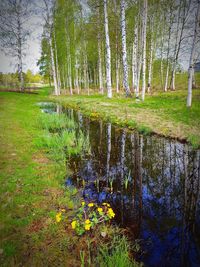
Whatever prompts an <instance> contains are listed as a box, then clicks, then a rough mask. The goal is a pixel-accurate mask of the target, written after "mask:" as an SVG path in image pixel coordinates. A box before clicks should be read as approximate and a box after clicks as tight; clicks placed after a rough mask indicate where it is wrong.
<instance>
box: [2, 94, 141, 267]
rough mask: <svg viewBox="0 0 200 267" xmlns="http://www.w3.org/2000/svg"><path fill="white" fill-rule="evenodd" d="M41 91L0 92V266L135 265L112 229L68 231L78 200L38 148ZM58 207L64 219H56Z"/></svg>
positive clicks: (62, 169) (63, 172)
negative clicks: (78, 233)
mask: <svg viewBox="0 0 200 267" xmlns="http://www.w3.org/2000/svg"><path fill="white" fill-rule="evenodd" d="M47 93H48V90H46V89H41V90H40V94H38V95H28V94H18V93H0V140H1V142H0V151H1V154H0V173H1V174H0V182H1V188H0V198H1V200H0V201H1V206H0V265H1V266H96V264H97V262H98V263H99V264H100V266H113V267H114V266H124V267H125V266H136V264H135V263H134V262H133V261H131V260H130V258H129V243H128V242H127V240H126V238H125V237H124V236H123V235H121V234H120V232H121V231H120V230H119V229H118V228H117V227H113V226H109V224H108V225H103V226H99V227H96V228H95V229H96V230H95V231H89V233H86V234H84V235H82V236H78V235H77V234H76V233H75V232H74V230H72V227H71V221H72V219H73V216H74V213H75V212H76V210H77V209H78V207H79V206H80V203H81V201H82V200H81V198H80V196H79V194H78V192H77V190H76V189H74V190H69V189H67V188H65V187H64V179H65V177H66V176H67V175H69V174H70V171H69V169H67V168H66V165H65V161H63V160H58V161H56V160H54V158H50V157H47V154H46V153H45V149H43V148H42V147H41V146H38V140H39V138H40V137H41V136H43V135H44V133H45V131H46V130H45V131H44V129H42V127H41V124H40V125H38V120H39V117H40V116H41V111H40V109H39V107H38V105H37V103H38V102H41V101H47V100H48V99H49V98H48V96H47ZM54 120H55V118H53V121H54ZM59 123H60V124H62V125H63V119H62V118H60V122H59ZM43 124H44V125H45V127H46V128H48V129H49V128H50V129H55V127H54V128H52V127H50V126H49V124H48V123H47V121H43ZM63 209H64V216H65V219H64V221H61V222H59V223H58V222H56V218H57V217H56V215H57V214H58V213H59V211H60V210H63ZM102 227H103V228H102ZM102 229H103V231H104V232H105V231H106V238H103V237H102V236H101V233H102ZM108 248H109V249H108ZM119 260H120V261H119ZM120 262H121V263H120ZM84 264H85V265H84ZM118 264H121V265H118Z"/></svg>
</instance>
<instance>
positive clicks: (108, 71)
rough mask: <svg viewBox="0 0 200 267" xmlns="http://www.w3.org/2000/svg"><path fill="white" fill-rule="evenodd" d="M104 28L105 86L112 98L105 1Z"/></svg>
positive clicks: (105, 0) (105, 2)
mask: <svg viewBox="0 0 200 267" xmlns="http://www.w3.org/2000/svg"><path fill="white" fill-rule="evenodd" d="M104 27H105V35H106V84H107V96H108V98H112V85H111V53H110V38H109V31H108V14H107V0H104Z"/></svg>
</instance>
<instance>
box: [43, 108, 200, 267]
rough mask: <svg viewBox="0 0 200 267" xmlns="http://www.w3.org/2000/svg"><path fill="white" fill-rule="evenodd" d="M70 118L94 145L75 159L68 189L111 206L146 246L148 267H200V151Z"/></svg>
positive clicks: (144, 254) (77, 114)
mask: <svg viewBox="0 0 200 267" xmlns="http://www.w3.org/2000/svg"><path fill="white" fill-rule="evenodd" d="M44 111H46V112H58V113H61V112H62V113H65V114H66V115H67V116H69V117H70V118H73V119H74V120H75V121H76V123H77V131H82V132H83V133H84V134H85V136H86V137H87V138H88V140H89V145H90V153H85V154H84V155H81V156H78V157H73V158H71V159H70V162H69V166H70V168H71V169H72V171H73V175H72V176H71V177H67V179H66V185H67V186H76V187H78V188H79V189H80V191H81V194H82V196H83V197H84V198H85V199H86V200H89V201H95V202H99V203H101V202H104V201H106V202H109V203H110V204H111V206H112V207H113V209H114V212H115V213H116V218H115V222H116V223H117V224H118V225H120V226H121V227H123V228H126V229H127V232H128V233H129V237H130V238H131V239H132V240H133V241H134V240H137V242H138V243H139V244H140V246H141V252H140V253H138V255H137V259H138V260H139V261H141V262H143V263H144V265H145V266H167V267H169V266H200V197H199V189H200V150H194V149H192V147H190V146H189V145H188V144H183V143H180V142H178V141H176V140H172V139H166V138H161V137H158V136H156V135H152V136H145V135H142V134H139V133H138V132H133V131H132V132H130V131H127V130H126V129H120V128H118V127H117V126H115V125H112V124H111V123H105V122H103V121H102V120H91V119H90V118H88V117H86V116H84V115H83V114H81V112H80V111H75V110H72V109H66V108H63V107H61V106H47V107H46V108H45V109H44Z"/></svg>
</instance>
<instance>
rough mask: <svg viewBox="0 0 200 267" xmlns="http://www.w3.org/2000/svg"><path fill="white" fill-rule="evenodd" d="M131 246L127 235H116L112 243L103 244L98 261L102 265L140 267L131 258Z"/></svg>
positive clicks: (109, 266)
mask: <svg viewBox="0 0 200 267" xmlns="http://www.w3.org/2000/svg"><path fill="white" fill-rule="evenodd" d="M129 251H130V246H129V242H128V240H127V239H126V237H125V236H122V237H121V236H119V235H118V236H114V238H113V239H112V243H110V245H107V244H106V245H105V244H102V245H101V247H100V249H99V252H98V255H97V263H98V266H100V267H138V266H140V265H139V264H138V263H136V262H135V261H131V259H130V258H129Z"/></svg>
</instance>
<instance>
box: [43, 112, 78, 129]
mask: <svg viewBox="0 0 200 267" xmlns="http://www.w3.org/2000/svg"><path fill="white" fill-rule="evenodd" d="M38 125H39V127H41V128H42V129H44V130H47V131H50V132H58V131H59V130H62V129H64V128H68V129H75V126H76V125H75V122H74V120H72V119H69V118H68V117H67V116H66V115H65V114H56V113H54V114H45V113H43V114H41V116H40V117H39V120H38Z"/></svg>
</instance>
